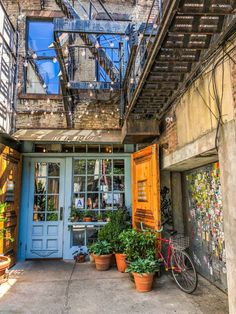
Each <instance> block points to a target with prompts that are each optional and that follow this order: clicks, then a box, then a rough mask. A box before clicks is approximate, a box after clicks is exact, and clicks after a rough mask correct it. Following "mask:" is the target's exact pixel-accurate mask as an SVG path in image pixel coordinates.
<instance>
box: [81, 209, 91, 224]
mask: <svg viewBox="0 0 236 314" xmlns="http://www.w3.org/2000/svg"><path fill="white" fill-rule="evenodd" d="M92 217H93V214H92V212H91V211H89V210H86V211H85V212H84V217H83V222H91V221H92Z"/></svg>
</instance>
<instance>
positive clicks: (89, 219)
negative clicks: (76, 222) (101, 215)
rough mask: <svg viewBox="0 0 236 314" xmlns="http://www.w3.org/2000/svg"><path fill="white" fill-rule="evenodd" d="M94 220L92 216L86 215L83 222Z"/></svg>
mask: <svg viewBox="0 0 236 314" xmlns="http://www.w3.org/2000/svg"><path fill="white" fill-rule="evenodd" d="M91 221H92V217H84V218H83V222H91Z"/></svg>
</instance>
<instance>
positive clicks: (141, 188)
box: [138, 180, 148, 202]
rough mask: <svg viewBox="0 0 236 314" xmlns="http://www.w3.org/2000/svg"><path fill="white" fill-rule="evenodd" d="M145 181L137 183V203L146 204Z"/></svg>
mask: <svg viewBox="0 0 236 314" xmlns="http://www.w3.org/2000/svg"><path fill="white" fill-rule="evenodd" d="M147 200H148V199H147V180H142V181H138V202H147Z"/></svg>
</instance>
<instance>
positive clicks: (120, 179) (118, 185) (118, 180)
mask: <svg viewBox="0 0 236 314" xmlns="http://www.w3.org/2000/svg"><path fill="white" fill-rule="evenodd" d="M124 189H125V177H124V176H114V177H113V190H114V191H124Z"/></svg>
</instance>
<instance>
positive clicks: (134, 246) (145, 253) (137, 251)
mask: <svg viewBox="0 0 236 314" xmlns="http://www.w3.org/2000/svg"><path fill="white" fill-rule="evenodd" d="M119 240H120V241H121V242H122V244H123V246H124V253H125V255H126V261H127V262H128V263H130V262H133V261H136V260H137V259H139V258H142V259H146V258H151V259H155V257H156V234H155V233H153V232H151V231H150V232H140V231H137V230H136V229H129V230H125V231H123V232H122V233H121V234H120V236H119Z"/></svg>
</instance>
